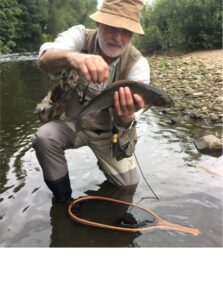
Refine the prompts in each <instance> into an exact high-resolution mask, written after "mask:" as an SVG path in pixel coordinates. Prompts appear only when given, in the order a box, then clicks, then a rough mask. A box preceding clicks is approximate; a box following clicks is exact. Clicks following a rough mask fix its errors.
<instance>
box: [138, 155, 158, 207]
mask: <svg viewBox="0 0 223 300" xmlns="http://www.w3.org/2000/svg"><path fill="white" fill-rule="evenodd" d="M134 157H135V160H136V162H137V165H138V167H139V170H140V172H141V174H142V177H143V179H144V181H145V183H146V185H147V186H148V188H149V189H150V191H151V192H152V193H153V195H154V197H142V198H141V200H143V199H147V198H151V199H157V200H159V197H158V196H157V195H156V193H155V192H154V191H153V189H152V188H151V186H150V185H149V183H148V181H147V179H146V177H145V175H144V174H143V171H142V168H141V167H140V164H139V161H138V159H137V157H136V154H135V153H134ZM141 200H140V201H141ZM140 201H139V202H140Z"/></svg>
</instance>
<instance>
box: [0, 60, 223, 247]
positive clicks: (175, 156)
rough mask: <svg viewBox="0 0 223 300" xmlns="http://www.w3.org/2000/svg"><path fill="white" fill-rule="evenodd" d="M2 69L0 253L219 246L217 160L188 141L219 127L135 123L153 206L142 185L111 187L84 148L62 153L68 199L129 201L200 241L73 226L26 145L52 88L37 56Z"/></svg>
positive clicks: (155, 119)
mask: <svg viewBox="0 0 223 300" xmlns="http://www.w3.org/2000/svg"><path fill="white" fill-rule="evenodd" d="M0 67H1V195H0V246H1V247H221V246H222V179H223V174H222V164H223V160H222V157H216V156H210V155H203V154H200V153H198V152H197V150H196V149H195V147H194V144H193V139H194V138H197V137H200V136H202V135H206V134H210V133H213V132H216V130H217V131H219V127H218V128H214V127H211V126H210V125H207V124H205V123H204V121H199V120H191V121H190V122H187V123H186V124H185V125H182V124H181V125H180V126H178V125H174V124H172V123H171V122H170V115H169V114H163V113H162V110H150V111H149V112H147V113H145V114H144V115H143V116H142V117H141V119H140V121H139V123H138V125H137V126H138V135H139V141H138V144H137V147H136V156H137V159H138V161H139V164H140V167H141V169H142V171H143V174H144V176H145V178H146V180H147V181H148V183H149V185H150V187H151V188H152V189H153V191H154V192H155V193H156V194H157V195H158V197H159V200H157V199H155V198H154V199H153V198H150V197H153V193H152V192H151V190H150V188H149V187H148V185H147V184H146V182H145V180H144V179H143V177H142V179H141V182H140V184H139V185H138V187H137V189H136V191H134V193H131V191H125V192H124V193H123V191H120V190H116V189H115V188H114V187H112V186H111V185H109V184H108V183H107V182H106V180H105V177H104V175H103V174H102V172H101V171H100V170H99V169H98V167H97V162H96V159H95V157H94V155H93V154H92V152H91V151H90V150H89V149H88V148H87V147H82V148H80V149H78V150H69V151H67V152H66V156H67V159H68V166H69V172H70V178H71V184H72V189H73V194H72V196H73V197H74V198H76V197H79V196H84V195H93V194H94V195H101V196H112V197H114V198H118V199H125V200H128V201H130V200H131V199H132V202H133V203H139V204H140V205H141V206H144V207H146V208H148V209H150V210H152V211H153V212H155V213H156V214H157V215H159V216H160V217H162V218H163V219H165V220H168V221H169V222H173V223H178V224H181V225H185V226H190V227H196V228H198V229H199V230H200V231H201V234H200V235H198V236H190V235H187V234H183V233H180V232H174V231H162V230H154V231H152V232H144V233H140V232H137V233H125V232H115V231H109V230H104V229H98V228H94V227H88V226H86V225H81V224H77V223H75V222H74V221H72V220H71V219H70V218H69V217H68V216H67V206H66V205H61V204H56V203H53V202H52V200H51V193H50V192H49V190H48V189H47V187H46V186H45V184H44V181H43V177H42V172H41V169H40V167H39V164H38V161H37V159H36V156H35V153H34V150H33V149H32V147H31V142H30V138H31V136H32V134H33V133H34V132H35V131H36V129H37V128H38V127H39V126H40V125H41V124H40V122H39V121H38V120H37V117H36V116H35V115H34V114H33V110H34V108H35V106H36V104H37V103H38V101H39V100H40V99H41V98H42V97H43V96H44V95H45V94H46V92H47V90H48V88H49V87H50V86H52V85H53V84H54V83H52V81H50V80H49V78H48V77H47V75H45V74H43V73H42V72H41V71H40V70H38V68H37V65H36V57H35V55H29V54H24V55H16V54H15V55H9V56H1V57H0ZM146 197H147V198H146ZM95 211H96V212H97V207H95Z"/></svg>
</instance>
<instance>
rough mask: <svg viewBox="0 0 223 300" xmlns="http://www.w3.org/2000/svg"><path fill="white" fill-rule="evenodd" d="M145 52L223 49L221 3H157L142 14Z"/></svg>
mask: <svg viewBox="0 0 223 300" xmlns="http://www.w3.org/2000/svg"><path fill="white" fill-rule="evenodd" d="M143 27H144V29H145V35H144V36H143V37H138V38H137V39H136V44H137V46H138V47H139V48H140V49H141V51H142V52H144V53H148V52H154V51H159V50H161V51H168V50H172V49H174V50H180V51H182V50H184V51H185V50H190V51H191V50H196V49H217V48H221V46H222V0H156V1H154V3H153V4H152V5H147V6H146V7H145V9H144V11H143Z"/></svg>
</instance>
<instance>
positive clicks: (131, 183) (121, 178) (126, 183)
mask: <svg viewBox="0 0 223 300" xmlns="http://www.w3.org/2000/svg"><path fill="white" fill-rule="evenodd" d="M112 179H113V181H114V183H115V184H116V185H117V186H119V187H123V188H124V187H126V188H130V187H135V188H136V187H137V185H138V184H139V181H140V177H139V173H138V172H137V169H136V168H134V169H132V170H129V171H128V172H125V173H122V174H117V175H116V176H113V178H112Z"/></svg>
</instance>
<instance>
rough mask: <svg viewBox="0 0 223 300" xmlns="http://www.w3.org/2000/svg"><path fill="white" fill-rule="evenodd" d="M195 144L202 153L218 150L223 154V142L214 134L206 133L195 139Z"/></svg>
mask: <svg viewBox="0 0 223 300" xmlns="http://www.w3.org/2000/svg"><path fill="white" fill-rule="evenodd" d="M194 145H195V147H196V148H197V150H198V151H199V152H201V153H213V152H214V153H216V152H217V153H219V154H222V147H223V143H222V142H221V140H220V139H219V138H217V137H216V136H215V135H213V134H210V135H206V136H203V137H201V138H199V139H197V140H196V141H194Z"/></svg>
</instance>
